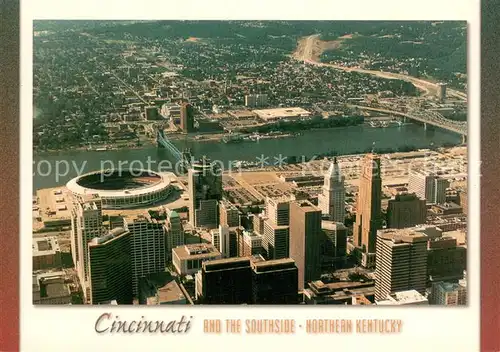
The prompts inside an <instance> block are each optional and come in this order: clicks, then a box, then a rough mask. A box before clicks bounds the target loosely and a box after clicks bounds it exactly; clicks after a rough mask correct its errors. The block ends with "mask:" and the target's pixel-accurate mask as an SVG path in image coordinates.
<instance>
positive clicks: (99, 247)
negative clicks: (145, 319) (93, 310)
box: [88, 228, 133, 304]
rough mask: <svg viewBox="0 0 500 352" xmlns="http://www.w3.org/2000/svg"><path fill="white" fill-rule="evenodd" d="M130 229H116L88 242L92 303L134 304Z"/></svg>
mask: <svg viewBox="0 0 500 352" xmlns="http://www.w3.org/2000/svg"><path fill="white" fill-rule="evenodd" d="M130 236H131V235H130V232H129V231H127V230H125V229H123V228H115V229H113V230H111V231H110V232H109V233H108V234H107V235H105V236H101V237H96V238H94V239H93V240H92V241H91V242H89V243H88V257H89V259H88V263H89V270H88V272H89V287H90V304H100V303H105V302H109V301H113V300H116V302H117V303H118V304H132V300H133V287H132V256H131V250H132V247H131V238H130Z"/></svg>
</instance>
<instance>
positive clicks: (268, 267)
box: [252, 258, 298, 304]
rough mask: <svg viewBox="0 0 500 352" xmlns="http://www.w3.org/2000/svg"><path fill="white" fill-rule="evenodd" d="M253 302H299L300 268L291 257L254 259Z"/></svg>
mask: <svg viewBox="0 0 500 352" xmlns="http://www.w3.org/2000/svg"><path fill="white" fill-rule="evenodd" d="M252 271H253V285H252V287H253V290H252V293H253V297H252V303H253V304H297V303H298V299H297V297H298V269H297V266H296V265H295V262H294V260H293V259H291V258H285V259H278V260H268V261H258V262H256V261H253V262H252Z"/></svg>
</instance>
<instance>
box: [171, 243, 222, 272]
mask: <svg viewBox="0 0 500 352" xmlns="http://www.w3.org/2000/svg"><path fill="white" fill-rule="evenodd" d="M216 259H222V254H221V253H220V252H219V251H218V250H217V248H215V246H214V245H212V244H207V243H194V244H187V245H184V246H178V247H176V248H174V249H172V262H173V264H174V268H175V270H176V271H177V273H178V274H180V275H192V274H195V273H196V272H197V271H198V270H200V269H201V266H202V263H203V262H205V261H207V260H216Z"/></svg>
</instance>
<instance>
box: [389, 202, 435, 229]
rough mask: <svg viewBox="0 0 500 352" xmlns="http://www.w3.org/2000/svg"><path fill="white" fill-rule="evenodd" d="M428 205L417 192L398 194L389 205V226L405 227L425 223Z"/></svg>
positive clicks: (394, 227) (395, 227) (393, 227)
mask: <svg viewBox="0 0 500 352" xmlns="http://www.w3.org/2000/svg"><path fill="white" fill-rule="evenodd" d="M426 215H427V207H426V204H425V200H424V199H419V198H418V197H417V196H416V194H415V193H410V194H398V195H396V197H394V199H391V200H389V204H388V206H387V227H388V228H392V229H403V228H406V227H413V226H415V225H421V224H425V220H426Z"/></svg>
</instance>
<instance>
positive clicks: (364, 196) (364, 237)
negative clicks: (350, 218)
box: [353, 154, 382, 253]
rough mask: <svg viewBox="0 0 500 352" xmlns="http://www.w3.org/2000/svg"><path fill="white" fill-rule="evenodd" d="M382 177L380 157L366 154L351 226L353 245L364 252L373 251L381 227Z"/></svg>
mask: <svg viewBox="0 0 500 352" xmlns="http://www.w3.org/2000/svg"><path fill="white" fill-rule="evenodd" d="M381 207H382V178H381V169H380V158H379V157H378V156H376V155H374V154H367V155H366V156H365V157H364V159H363V163H362V166H361V175H360V178H359V191H358V199H357V203H356V208H357V211H356V222H355V224H354V228H353V236H354V245H355V246H356V247H358V248H361V249H362V252H364V253H374V252H375V245H376V241H377V230H379V229H381V228H382V219H381Z"/></svg>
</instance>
